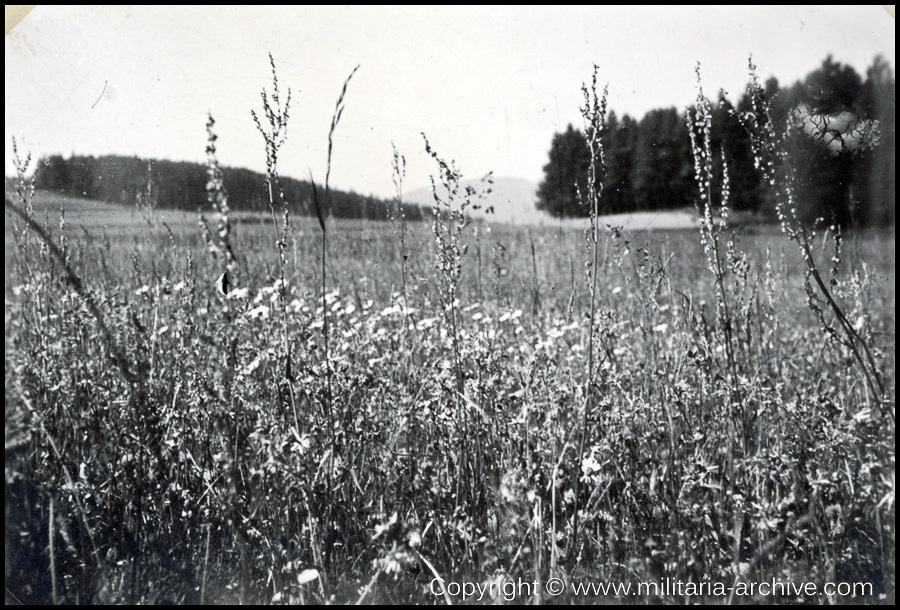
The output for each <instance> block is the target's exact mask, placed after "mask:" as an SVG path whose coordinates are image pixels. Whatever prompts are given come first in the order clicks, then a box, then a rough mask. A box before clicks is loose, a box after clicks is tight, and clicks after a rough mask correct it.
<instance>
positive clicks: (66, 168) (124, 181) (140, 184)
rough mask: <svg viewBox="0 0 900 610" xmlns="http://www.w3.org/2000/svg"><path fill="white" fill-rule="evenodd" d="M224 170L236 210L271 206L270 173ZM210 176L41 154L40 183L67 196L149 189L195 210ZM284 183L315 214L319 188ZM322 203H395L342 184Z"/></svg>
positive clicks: (105, 196) (152, 164) (355, 209)
mask: <svg viewBox="0 0 900 610" xmlns="http://www.w3.org/2000/svg"><path fill="white" fill-rule="evenodd" d="M223 174H224V182H225V188H226V190H227V191H228V195H229V204H230V205H231V208H232V209H234V210H268V209H269V200H268V189H267V187H266V177H265V175H264V174H261V173H259V172H254V171H251V170H248V169H243V168H236V167H225V168H223ZM207 181H208V176H207V173H206V167H205V166H204V165H201V164H199V163H187V162H183V161H166V160H155V159H141V158H138V157H123V156H117V155H107V156H101V157H92V156H71V157H68V158H64V157H62V156H60V155H53V156H50V157H46V158H44V159H41V161H40V162H39V163H38V168H37V170H36V174H35V183H36V186H37V188H39V189H44V190H47V191H54V192H57V193H60V194H62V195H68V196H74V197H82V198H86V199H93V200H97V201H103V202H106V203H118V204H122V205H125V206H135V205H136V204H137V202H138V201H139V200H141V199H146V198H147V197H148V193H149V197H150V198H151V199H152V201H153V205H154V207H160V208H169V209H179V210H185V211H192V212H198V211H204V210H207V209H208V206H209V204H208V203H207V199H206V184H207ZM148 183H149V185H150V189H149V191H148ZM318 186H319V187H320V188H321V185H318ZM281 187H282V189H283V191H284V195H285V199H286V200H287V201H288V202H290V204H291V206H292V208H293V210H294V213H295V214H299V215H306V216H311V215H313V213H314V212H313V209H314V208H313V205H312V198H313V192H312V186H311V184H310V183H309V182H308V181H306V180H297V179H295V178H290V177H287V176H282V177H281ZM319 195H320V197H321V195H322V194H321V191H320V193H319ZM320 203H321V204H322V207H323V208H324V212H325V214H326V216H331V217H334V218H365V219H368V220H386V219H388V218H389V216H390V213H391V210H392V208H393V203H392V202H390V201H387V200H384V199H378V198H376V197H372V196H366V195H360V194H358V193H353V192H347V191H341V190H338V189H331V191H330V193H329V197H328V200H327V201H320ZM406 216H407V218H410V219H412V220H415V219H418V218H420V217H421V213H420V210H419V208H418V207H416V206H412V205H408V206H407V208H406Z"/></svg>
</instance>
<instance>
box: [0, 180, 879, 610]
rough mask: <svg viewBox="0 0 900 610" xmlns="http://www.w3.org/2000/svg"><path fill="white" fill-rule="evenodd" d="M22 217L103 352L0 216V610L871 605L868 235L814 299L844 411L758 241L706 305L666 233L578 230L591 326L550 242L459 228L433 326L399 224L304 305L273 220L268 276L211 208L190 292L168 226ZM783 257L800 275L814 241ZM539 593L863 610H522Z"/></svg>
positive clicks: (789, 272)
mask: <svg viewBox="0 0 900 610" xmlns="http://www.w3.org/2000/svg"><path fill="white" fill-rule="evenodd" d="M60 205H62V206H63V207H64V208H65V210H66V211H65V224H64V228H63V230H62V232H61V231H60V229H59V227H60V218H59V212H58V210H59V207H60ZM35 210H36V212H35V218H37V219H38V220H39V221H40V222H41V224H44V223H45V218H46V219H47V221H48V223H47V225H46V226H47V228H48V229H49V230H50V231H51V232H52V234H53V236H54V237H53V239H54V240H55V243H57V244H58V245H59V246H60V247H61V248H62V249H64V251H65V253H66V256H67V258H68V260H69V262H70V263H69V264H70V266H71V268H72V269H73V271H74V272H75V273H76V274H77V275H78V276H79V277H80V278H81V279H82V280H83V283H84V289H85V290H86V291H87V293H89V294H90V297H91V298H92V299H93V301H94V302H95V303H96V305H97V307H98V309H99V312H100V315H101V316H102V320H103V324H104V325H105V326H106V327H107V328H108V330H109V335H106V334H105V332H104V330H103V328H101V325H100V322H99V321H98V319H97V318H96V316H95V315H93V314H92V313H91V311H90V309H89V307H87V306H86V304H85V299H84V298H83V297H82V296H79V295H78V294H77V291H76V289H75V287H74V286H73V282H72V281H71V279H67V277H66V274H65V273H64V272H63V270H62V268H61V266H60V264H59V263H58V262H57V261H55V260H54V259H53V257H52V256H51V254H50V253H49V252H48V250H47V247H46V245H44V244H42V242H41V241H40V240H39V239H37V237H36V236H35V235H34V234H33V233H32V232H29V231H28V230H27V229H25V227H24V226H23V224H22V221H21V220H19V219H18V218H16V217H14V216H12V215H10V213H9V212H7V216H6V255H7V263H6V316H5V323H6V483H7V487H6V499H7V500H6V507H7V519H6V528H7V529H6V535H7V538H6V541H7V546H6V549H7V551H6V552H7V580H6V586H7V590H8V591H11V592H13V593H14V595H15V596H16V597H17V598H19V599H21V600H22V601H26V602H37V601H52V600H53V598H54V597H55V598H56V599H57V600H59V601H63V600H65V601H69V602H77V601H81V602H86V601H96V602H123V601H134V602H144V603H154V602H160V601H174V602H189V601H193V602H198V601H201V600H202V601H213V602H220V603H221V602H228V601H244V602H251V601H252V602H263V603H267V602H289V601H293V602H326V601H333V602H351V603H352V602H356V601H360V600H361V601H363V602H384V603H408V602H422V603H443V602H444V601H450V600H452V601H453V602H454V603H455V602H461V601H463V599H462V597H461V595H457V594H456V593H454V591H453V588H452V587H449V584H450V583H462V582H470V583H478V584H480V585H483V586H488V585H489V584H490V583H494V585H493V586H494V589H492V594H486V595H485V596H484V597H483V598H482V599H481V600H480V601H481V602H482V603H483V602H489V601H500V602H504V601H507V602H508V601H514V600H515V601H519V602H524V603H528V602H531V601H535V600H536V599H537V597H538V596H537V595H535V591H531V590H526V591H522V590H520V589H516V594H515V595H514V596H512V597H508V596H506V593H505V592H509V591H511V590H512V589H510V588H509V586H508V584H507V585H504V583H513V582H515V583H519V582H522V581H524V582H529V583H535V582H536V583H538V587H537V589H538V590H540V591H542V594H541V595H540V599H541V600H542V601H543V602H545V603H546V602H576V601H577V602H580V601H589V600H590V601H600V602H603V601H614V600H618V601H639V602H646V601H654V600H655V601H662V602H669V603H676V602H683V601H686V600H689V599H693V600H695V601H696V600H697V599H698V598H699V599H703V600H707V601H715V600H719V601H722V600H728V599H729V597H731V601H734V598H735V596H740V597H744V600H743V601H755V602H760V601H763V602H771V601H773V599H774V600H775V601H783V602H801V601H805V602H812V603H826V602H832V601H852V600H855V601H872V600H876V599H879V597H878V596H879V595H880V594H882V593H884V592H886V591H890V590H892V589H893V586H894V573H895V558H894V540H895V539H894V536H895V530H894V468H895V464H894V455H895V454H894V443H895V429H894V420H893V412H894V405H895V383H894V380H895V359H894V354H895V317H894V303H895V263H894V252H895V235H894V231H893V229H891V230H885V231H869V232H863V233H857V234H850V235H847V236H845V237H844V239H843V243H842V249H841V255H840V262H839V264H837V265H836V269H835V273H834V275H833V276H830V277H833V280H834V281H833V283H832V286H831V287H832V291H833V295H834V296H835V298H836V300H837V301H838V302H839V304H840V306H841V308H842V310H843V312H844V313H845V314H846V317H847V319H848V320H849V321H850V323H851V324H852V325H853V327H854V328H855V329H856V330H857V332H858V333H859V334H860V336H861V337H862V338H863V339H864V340H865V342H866V343H867V345H868V346H870V347H871V349H872V352H873V358H874V360H875V363H876V365H877V371H878V374H879V375H880V381H881V382H882V383H883V384H884V388H885V390H884V394H883V395H882V396H876V395H873V392H872V391H871V388H870V387H869V386H868V385H867V383H866V379H865V377H864V375H863V373H862V371H861V369H860V368H859V367H858V366H857V362H856V361H855V360H854V359H853V358H852V357H851V354H850V352H849V351H848V350H847V349H846V348H845V347H844V346H842V345H840V344H839V343H838V342H837V340H836V339H835V338H834V337H832V336H831V335H829V334H828V333H827V332H825V331H824V330H823V327H822V320H823V319H824V321H825V322H826V323H828V324H835V321H834V319H833V315H832V314H831V313H830V311H829V310H827V309H826V310H825V313H824V318H819V317H818V316H817V315H816V314H815V313H814V311H813V310H811V309H810V307H809V306H808V304H807V301H808V295H807V292H806V290H805V288H804V278H805V269H806V266H805V265H804V263H803V261H802V259H801V257H800V256H799V254H798V252H797V249H796V246H795V244H793V243H791V242H790V241H788V240H787V239H786V238H785V237H784V236H783V235H782V234H781V233H780V232H779V231H778V230H777V228H772V227H749V226H744V227H741V228H740V229H738V230H736V231H735V233H734V234H733V235H731V234H730V233H728V232H725V233H723V235H724V236H727V237H731V238H733V239H734V240H735V253H736V254H735V256H736V257H737V258H736V259H735V260H738V262H737V263H735V264H734V266H733V267H730V269H732V271H731V272H730V273H728V274H727V275H726V276H725V277H724V278H723V281H722V282H721V290H720V287H719V286H717V284H716V282H715V277H714V275H713V274H712V273H711V272H710V270H709V269H708V268H707V259H706V257H705V255H704V251H703V248H702V246H701V244H700V238H699V233H698V232H697V230H696V229H693V230H680V231H653V232H651V231H636V232H629V231H626V232H622V233H617V232H606V233H603V234H602V235H601V240H600V242H599V257H598V261H599V265H598V266H597V286H598V290H597V292H596V299H595V309H596V311H595V315H594V316H593V320H594V327H593V329H591V328H590V320H591V319H592V318H591V316H590V315H589V312H590V310H591V302H590V301H591V298H590V294H591V293H590V285H589V283H588V282H587V281H586V274H585V271H586V261H587V260H589V257H588V254H587V251H586V245H585V244H586V241H585V235H584V231H583V230H582V229H576V228H572V227H570V226H562V225H560V226H555V227H554V226H546V227H540V228H521V227H512V226H505V225H490V224H485V223H481V222H478V223H474V224H472V225H471V226H469V227H467V228H466V229H465V230H464V231H463V232H462V234H461V242H460V243H461V244H465V247H464V248H462V254H461V258H460V276H459V285H458V291H457V292H456V298H457V300H458V303H455V304H453V303H446V302H445V300H444V297H445V296H446V293H445V292H444V289H445V288H444V287H445V283H444V277H443V276H442V272H439V271H438V270H436V265H435V261H436V256H435V249H436V245H435V236H434V234H432V227H431V225H430V223H414V224H413V223H411V224H408V225H406V226H405V236H404V238H403V240H401V239H400V232H401V230H403V227H401V225H400V224H399V223H395V224H392V223H374V222H362V221H340V222H330V223H329V224H328V240H329V241H328V244H327V251H328V258H327V269H326V273H325V280H326V286H325V295H324V299H325V305H324V307H323V302H322V298H323V294H322V286H321V281H322V278H321V275H320V267H319V265H320V258H319V257H320V255H321V248H322V241H321V240H322V232H321V231H320V230H319V225H318V223H317V221H316V220H315V219H309V218H292V220H291V223H292V224H291V227H290V230H289V231H288V233H287V239H286V241H285V248H284V253H285V276H284V284H282V283H281V279H280V277H281V276H280V270H279V262H278V261H279V254H278V250H277V248H276V247H275V246H274V245H273V243H274V241H275V234H274V233H273V226H272V224H271V220H270V218H271V217H270V216H269V217H268V218H266V217H265V216H262V217H259V216H257V217H255V219H256V221H254V222H248V221H247V218H250V217H249V216H248V217H246V218H244V222H242V221H241V219H242V217H240V216H239V215H235V216H234V217H233V218H232V224H233V226H232V228H231V231H232V233H231V237H230V239H231V243H232V246H233V249H234V253H235V257H236V264H235V270H234V272H233V273H232V276H231V278H230V279H231V282H232V285H233V287H232V289H231V291H230V292H229V294H228V296H227V297H223V296H222V295H220V294H219V293H218V292H217V290H216V286H215V280H216V278H217V277H219V275H220V274H221V273H222V270H223V269H224V261H223V260H222V259H221V257H216V256H214V255H213V254H211V253H210V251H209V249H208V247H207V244H206V242H205V241H204V239H203V236H202V233H201V231H200V228H199V227H198V223H197V218H196V217H195V216H192V215H190V214H185V213H172V212H162V211H154V212H151V213H149V214H148V215H143V216H142V215H140V214H137V213H133V212H130V211H125V210H122V209H120V208H117V207H115V206H109V205H105V204H99V203H87V202H83V201H78V200H71V199H67V198H60V197H58V196H55V195H49V194H47V193H40V192H39V193H38V195H37V199H36V201H35ZM62 235H65V239H64V240H63V239H62V237H61V236H62ZM814 245H815V247H816V248H817V250H816V253H815V254H816V257H817V260H818V262H819V264H820V266H821V268H822V269H824V270H826V271H827V270H829V269H830V268H831V267H832V262H831V258H832V257H833V256H834V251H833V248H834V244H833V240H831V239H829V238H828V236H827V235H821V234H820V235H818V236H817V239H816V241H815V242H814ZM723 248H724V246H723ZM741 257H743V258H741ZM282 286H283V287H284V289H283V290H282V289H281V287H282ZM721 295H724V299H723V297H722V296H721ZM442 303H444V304H443V305H442ZM723 305H724V306H725V307H726V308H727V309H728V311H729V314H728V317H727V318H724V319H727V320H729V322H728V327H727V328H725V327H723V326H722V324H721V323H720V321H721V320H722V319H723V317H722V316H721V315H720V312H718V311H717V307H722V306H723ZM326 314H327V317H326ZM326 320H327V324H326V323H325V322H326ZM590 337H592V338H593V342H594V345H590V344H589V338H590ZM326 338H327V339H326ZM730 353H733V354H734V358H733V359H729V358H728V357H727V354H730ZM117 354H118V355H119V356H120V357H121V358H120V361H118V362H114V359H115V357H116V355H117ZM326 354H327V359H326ZM589 359H591V362H590V363H589ZM589 364H590V367H591V368H590V369H589V368H588V367H589ZM589 370H590V375H588V371H589ZM125 371H127V373H126V372H125ZM589 377H590V379H591V381H590V383H589V384H588V383H587V381H588V378H589ZM48 540H49V541H50V543H51V544H49V545H48ZM436 578H441V579H443V582H444V583H446V584H448V588H447V589H444V588H441V584H440V581H436V580H435V579H436ZM554 578H562V579H563V580H564V581H565V583H567V587H568V585H570V584H572V583H601V582H608V583H632V586H634V587H635V588H636V587H637V583H639V582H657V583H659V582H663V581H664V580H665V579H666V578H669V579H670V580H671V582H675V581H682V582H685V583H687V582H690V583H695V584H697V583H721V584H723V585H724V586H725V587H732V586H734V585H738V584H740V583H759V582H764V581H765V582H770V581H772V580H775V581H778V582H791V583H796V584H798V585H799V584H800V583H803V582H807V581H808V582H812V583H816V585H817V586H818V587H820V588H821V587H822V586H824V584H825V583H827V582H842V583H869V584H870V585H871V587H870V588H869V589H858V591H857V594H856V595H855V596H854V595H852V594H847V595H834V596H831V597H829V596H824V595H808V594H804V595H795V594H791V595H784V596H780V597H776V598H771V597H765V596H760V595H759V594H758V593H757V594H748V595H746V596H742V595H741V594H740V593H733V592H730V591H726V592H725V593H722V592H721V591H720V590H718V589H708V590H706V591H703V590H701V591H700V593H698V594H697V595H693V594H690V593H683V592H681V593H679V592H673V591H665V592H664V591H655V592H654V591H649V592H648V591H646V590H645V591H643V592H642V593H636V592H631V593H624V592H618V593H615V594H613V593H608V594H600V593H598V592H596V591H595V592H593V593H592V594H590V595H581V594H578V593H576V592H575V591H574V590H570V589H568V588H566V589H565V591H564V592H563V593H562V594H561V595H559V596H553V595H550V594H548V593H547V585H548V583H550V582H551V579H554ZM554 582H555V581H554ZM708 586H710V585H708ZM504 587H506V588H504ZM476 597H477V594H476ZM629 598H630V599H629ZM468 601H475V600H473V599H469V600H468Z"/></svg>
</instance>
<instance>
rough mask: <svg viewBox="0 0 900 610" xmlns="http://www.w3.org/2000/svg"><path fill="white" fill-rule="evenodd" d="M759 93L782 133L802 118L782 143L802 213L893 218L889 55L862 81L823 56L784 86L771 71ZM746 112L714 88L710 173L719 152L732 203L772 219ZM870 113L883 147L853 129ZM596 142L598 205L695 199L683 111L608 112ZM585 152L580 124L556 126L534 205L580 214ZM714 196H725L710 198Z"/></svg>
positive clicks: (682, 203)
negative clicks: (600, 162) (600, 160)
mask: <svg viewBox="0 0 900 610" xmlns="http://www.w3.org/2000/svg"><path fill="white" fill-rule="evenodd" d="M765 93H766V97H767V98H768V99H769V100H770V102H771V105H772V110H771V114H772V119H773V122H774V124H775V126H776V128H777V129H778V130H779V131H782V130H785V129H786V128H787V127H788V125H789V124H791V123H793V124H794V125H795V126H796V125H797V116H798V115H797V113H798V112H800V114H801V115H802V116H803V117H805V118H804V120H805V121H806V128H805V129H804V128H794V129H793V130H792V131H791V134H790V136H789V137H788V139H787V141H786V142H785V146H786V147H787V150H788V153H789V154H788V159H789V163H790V168H791V171H792V172H793V175H794V178H796V184H797V189H796V193H795V196H796V202H795V204H796V206H797V208H798V212H799V213H800V215H801V217H802V218H805V219H806V220H807V221H808V222H810V223H812V222H815V221H817V220H818V219H822V220H824V221H825V222H827V223H836V224H837V225H839V226H842V227H848V226H857V225H858V226H862V225H872V224H877V225H889V224H892V223H893V222H894V199H895V186H894V173H895V168H894V146H895V126H894V125H895V122H894V108H895V94H894V74H893V71H892V70H891V67H890V65H889V64H888V63H887V62H886V61H885V59H884V58H883V57H880V56H879V57H876V58H875V59H874V61H873V63H872V65H871V67H870V68H869V69H868V71H867V72H866V77H865V79H863V77H862V76H860V75H859V74H858V73H857V72H856V71H855V70H854V69H853V68H852V67H851V66H848V65H845V64H841V63H839V62H837V61H835V60H834V59H833V58H832V57H830V56H829V57H828V58H826V59H825V61H824V62H823V63H822V65H821V66H820V67H819V68H817V69H816V70H814V71H813V72H811V73H810V74H809V75H808V76H807V77H806V78H805V79H803V80H802V81H800V82H798V83H796V84H794V85H792V86H790V87H782V86H781V85H780V84H779V82H778V81H777V80H776V79H775V78H770V79H769V80H768V81H766V84H765ZM750 110H751V106H750V101H749V98H748V97H747V94H746V93H745V94H744V95H743V96H741V97H740V98H739V99H738V100H737V103H736V105H735V106H733V105H732V103H731V102H730V101H729V100H728V99H727V98H726V97H725V96H724V95H720V96H719V99H718V101H717V103H716V104H715V106H714V108H713V112H714V116H713V129H712V133H711V139H712V146H713V154H714V159H715V162H714V163H715V164H714V172H715V174H716V176H717V177H718V178H719V179H721V177H722V175H723V159H724V162H725V163H727V165H728V176H729V182H730V199H729V202H728V203H729V206H730V207H731V208H732V209H735V210H739V211H746V212H753V213H757V214H759V215H760V216H761V217H764V218H770V219H771V218H774V201H772V200H771V199H769V197H771V196H772V195H771V193H772V192H773V191H772V190H771V189H765V188H763V185H762V184H761V183H760V178H759V173H758V171H757V170H756V168H755V167H754V164H753V154H752V149H751V146H750V140H749V135H748V134H747V132H746V130H745V129H744V126H743V125H742V123H741V120H740V119H739V117H740V116H741V115H743V114H744V113H747V112H749V111H750ZM870 121H877V123H878V129H877V131H878V134H879V145H878V146H876V147H874V148H871V147H866V146H859V145H858V143H859V141H860V138H858V137H856V134H854V133H853V131H854V130H855V129H858V128H859V126H862V125H865V124H866V123H868V122H870ZM813 126H818V128H819V129H818V131H817V130H816V129H813ZM601 141H602V142H603V149H604V155H605V168H604V172H603V175H602V184H603V195H602V199H601V211H602V212H603V213H618V212H631V211H637V210H660V209H675V208H690V207H693V205H694V198H695V197H696V196H697V194H696V189H695V187H694V185H693V180H692V174H693V161H692V156H691V150H690V141H689V138H688V133H687V128H686V125H685V122H684V117H683V115H682V114H681V113H680V112H678V111H677V110H676V109H674V108H667V109H657V110H652V111H650V112H648V113H647V114H646V115H645V116H644V117H643V118H642V119H641V120H640V121H635V120H633V119H631V118H630V117H629V116H627V115H625V116H624V117H623V118H622V119H621V120H620V119H619V118H618V117H617V116H616V115H615V113H613V112H611V113H610V115H609V117H608V120H607V125H606V132H605V133H603V134H602V135H601ZM839 144H840V145H839ZM589 159H590V157H589V153H588V149H587V142H586V140H585V137H584V134H583V133H582V132H581V131H579V130H577V129H574V128H573V127H572V126H571V125H570V126H569V127H568V129H567V130H566V131H565V132H564V133H561V134H556V135H555V136H554V137H553V141H552V144H551V148H550V162H549V163H548V164H547V165H546V166H545V167H544V172H545V175H544V180H543V182H542V183H541V185H540V188H539V190H538V207H539V209H543V210H546V211H547V212H549V213H550V214H553V215H555V216H584V215H586V214H587V210H585V209H583V208H582V207H581V206H579V205H578V201H577V197H576V193H577V187H578V188H581V189H584V188H585V184H584V181H585V180H586V175H587V169H588V164H589V162H590V160H589ZM784 171H787V170H786V169H784ZM576 185H577V187H576ZM713 204H714V205H720V204H721V201H717V200H715V197H714V201H713Z"/></svg>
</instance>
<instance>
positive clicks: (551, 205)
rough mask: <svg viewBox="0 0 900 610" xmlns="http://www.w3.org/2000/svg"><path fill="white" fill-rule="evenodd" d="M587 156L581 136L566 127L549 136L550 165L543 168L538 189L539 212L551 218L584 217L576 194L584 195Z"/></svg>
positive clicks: (575, 130)
mask: <svg viewBox="0 0 900 610" xmlns="http://www.w3.org/2000/svg"><path fill="white" fill-rule="evenodd" d="M590 165H591V152H590V150H589V149H588V144H587V139H586V138H585V137H584V134H583V133H582V132H581V131H580V130H577V129H575V128H574V127H572V125H569V127H568V128H567V129H566V131H565V132H563V133H558V134H556V135H555V136H553V143H552V144H551V146H550V162H549V163H547V165H545V166H544V180H543V182H541V184H540V186H539V187H538V203H537V207H538V209H539V210H544V211H546V212H548V213H550V214H552V215H553V216H587V215H588V210H587V209H586V208H585V207H584V206H582V205H580V202H579V200H578V191H579V190H580V191H581V192H585V187H586V182H587V175H588V168H589V167H590Z"/></svg>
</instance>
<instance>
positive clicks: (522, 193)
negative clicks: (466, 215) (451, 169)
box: [403, 177, 552, 224]
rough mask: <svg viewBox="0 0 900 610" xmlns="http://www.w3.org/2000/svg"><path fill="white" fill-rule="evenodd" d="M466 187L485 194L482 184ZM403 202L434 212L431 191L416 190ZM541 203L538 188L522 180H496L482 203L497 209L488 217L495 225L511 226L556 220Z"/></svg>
mask: <svg viewBox="0 0 900 610" xmlns="http://www.w3.org/2000/svg"><path fill="white" fill-rule="evenodd" d="M463 186H472V187H474V188H476V189H479V190H481V189H482V188H483V185H482V183H481V182H480V181H479V180H464V181H463ZM403 200H404V201H406V202H408V203H412V204H416V205H420V206H422V207H423V208H426V209H430V208H431V206H432V205H434V198H433V197H432V194H431V187H426V188H422V189H418V190H415V191H413V192H411V193H407V194H405V195H404V196H403ZM536 201H537V184H535V183H534V182H529V181H528V180H523V179H521V178H508V177H507V178H494V184H493V185H492V186H491V192H490V194H488V196H487V197H486V198H485V199H484V200H482V201H481V202H480V204H481V205H482V206H483V208H485V209H486V208H488V207H490V206H493V208H494V213H493V214H490V215H488V216H487V218H488V219H489V220H492V221H494V222H502V223H508V224H546V223H549V222H551V221H552V218H551V217H550V216H549V215H547V214H545V213H544V212H541V211H540V210H538V209H537V208H536V207H535V202H536ZM472 215H473V216H477V217H485V216H486V215H485V212H484V209H482V210H480V211H476V212H473V213H472Z"/></svg>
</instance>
